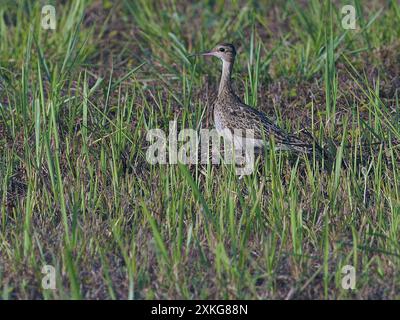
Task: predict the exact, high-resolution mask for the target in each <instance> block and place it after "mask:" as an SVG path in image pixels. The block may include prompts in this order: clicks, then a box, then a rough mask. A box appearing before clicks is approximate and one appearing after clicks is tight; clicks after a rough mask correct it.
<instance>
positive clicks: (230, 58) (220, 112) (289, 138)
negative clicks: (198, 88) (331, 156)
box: [191, 43, 323, 155]
mask: <svg viewBox="0 0 400 320" xmlns="http://www.w3.org/2000/svg"><path fill="white" fill-rule="evenodd" d="M194 55H195V56H213V57H217V58H219V59H220V60H221V61H222V73H221V80H220V83H219V88H218V96H217V99H216V101H215V104H214V123H215V127H216V130H217V132H218V133H219V134H220V135H222V136H224V137H226V138H227V139H230V140H231V141H232V142H233V143H234V147H235V149H239V150H240V149H241V148H243V143H249V142H250V143H251V144H252V145H253V147H254V148H255V149H256V150H262V149H264V147H269V141H270V138H271V136H273V139H274V141H275V146H276V149H278V150H288V151H293V152H295V153H298V154H307V155H311V154H312V152H313V150H314V146H315V149H316V150H317V151H318V153H319V154H323V150H322V148H321V147H320V146H319V145H318V144H317V143H316V142H314V143H310V142H309V141H306V140H305V139H301V138H300V137H298V136H296V135H293V134H289V133H287V132H285V131H284V130H283V129H281V128H280V127H278V126H277V125H276V124H275V123H274V122H272V121H271V120H270V119H269V118H268V117H267V115H266V114H265V113H263V112H261V111H259V110H257V109H255V108H253V107H251V106H249V105H247V104H245V103H243V102H242V100H241V99H240V98H239V97H238V96H237V94H236V93H235V91H234V90H233V87H232V70H233V65H234V63H235V57H236V49H235V47H234V45H233V44H231V43H221V44H218V45H217V46H215V47H214V48H213V49H212V50H211V51H208V52H203V53H196V54H192V55H191V56H194ZM246 130H251V132H252V133H253V137H252V138H250V139H246V138H245V137H243V135H244V132H246ZM235 132H239V135H240V136H237V135H235ZM243 139H244V140H243ZM243 141H245V142H243Z"/></svg>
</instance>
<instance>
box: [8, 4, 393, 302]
mask: <svg viewBox="0 0 400 320" xmlns="http://www.w3.org/2000/svg"><path fill="white" fill-rule="evenodd" d="M52 3H53V4H54V5H55V7H56V14H57V29H56V30H55V31H51V30H44V29H42V28H41V26H40V20H41V17H40V12H41V7H40V4H39V2H37V1H36V2H32V1H25V0H21V1H19V2H17V3H14V2H7V1H6V2H4V1H3V2H2V4H1V5H0V40H1V41H0V212H1V216H0V293H1V298H2V299H81V298H85V299H153V298H167V299H177V298H182V299H194V298H196V299H215V298H217V299H284V298H287V299H305V298H312V299H367V298H373V299H396V298H397V299H398V298H400V296H399V292H400V278H399V266H400V242H399V239H400V187H399V184H400V180H399V175H400V170H399V168H400V166H399V164H400V149H399V142H400V109H399V99H398V92H397V88H399V83H400V81H399V71H400V70H399V67H398V66H399V56H398V52H399V50H398V49H399V47H400V43H399V42H398V38H399V32H400V31H399V28H398V24H399V22H400V15H399V13H400V6H399V4H398V2H397V1H370V2H369V3H368V5H366V4H364V2H362V1H359V0H355V1H354V3H353V4H354V6H355V8H356V11H357V13H358V15H359V18H358V19H357V29H356V30H344V29H343V28H342V27H341V19H342V14H341V6H342V5H343V3H341V2H340V1H334V2H329V1H325V2H323V1H314V0H311V1H309V2H307V3H306V4H304V3H300V2H298V1H286V2H282V1H259V2H257V1H256V2H254V1H232V2H226V3H225V2H223V1H219V0H217V1H203V2H193V3H191V4H187V3H186V2H185V1H175V0H173V1H161V2H160V1H144V0H136V1H131V0H123V1H108V0H103V1H99V0H81V1H52ZM345 4H348V3H347V2H346V3H345ZM221 41H230V42H233V43H235V44H236V48H237V50H238V52H239V55H238V58H237V62H236V65H235V77H234V78H235V79H234V80H235V85H236V87H237V91H238V93H239V95H240V96H241V98H243V100H244V101H245V102H247V103H249V104H252V105H254V106H256V107H257V108H258V109H260V110H262V111H264V112H266V113H267V114H268V115H269V116H270V117H271V118H273V119H275V120H276V122H277V123H278V124H279V125H280V126H282V127H284V128H285V129H287V131H289V132H296V131H299V130H300V129H301V128H302V127H306V128H307V130H309V131H310V132H312V134H313V135H314V136H315V137H316V139H317V140H318V142H319V143H321V144H323V145H324V146H325V147H326V148H328V149H329V150H331V151H332V153H333V154H334V163H333V167H332V168H331V170H329V169H328V168H327V166H326V163H323V162H320V161H317V160H316V159H306V158H304V157H299V158H297V157H296V156H293V155H290V154H288V153H287V152H272V151H267V152H266V154H265V155H264V156H263V157H261V158H259V159H258V160H257V161H258V162H257V166H256V171H255V172H254V173H253V174H251V175H249V176H245V177H244V178H243V179H241V180H239V178H238V176H237V175H235V172H234V168H232V167H231V166H229V165H212V164H208V165H184V164H178V165H158V164H156V165H151V164H149V163H148V162H147V161H146V158H145V154H146V150H147V147H148V146H149V142H148V141H146V133H147V131H148V130H149V129H154V128H160V129H163V130H164V131H165V132H166V133H168V129H169V122H170V121H173V120H177V121H178V131H179V130H180V129H183V128H193V129H196V130H200V128H207V127H210V128H211V127H213V121H212V112H211V109H212V101H213V99H214V98H215V94H216V88H217V81H218V77H219V72H220V65H219V64H218V62H217V61H214V60H210V59H188V58H187V55H188V54H189V53H191V52H197V51H203V50H207V49H210V48H212V47H214V46H215V44H216V43H218V42H221ZM44 265H52V266H54V268H55V270H56V289H55V290H51V289H43V288H42V286H41V281H42V278H43V277H44V274H42V273H41V270H42V267H43V266H44ZM345 265H351V266H353V267H354V268H355V270H356V288H355V289H354V290H345V289H343V288H342V286H341V281H342V278H343V276H344V275H343V274H342V273H341V270H342V267H343V266H345Z"/></svg>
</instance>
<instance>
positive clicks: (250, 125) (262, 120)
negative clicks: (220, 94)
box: [225, 103, 312, 152]
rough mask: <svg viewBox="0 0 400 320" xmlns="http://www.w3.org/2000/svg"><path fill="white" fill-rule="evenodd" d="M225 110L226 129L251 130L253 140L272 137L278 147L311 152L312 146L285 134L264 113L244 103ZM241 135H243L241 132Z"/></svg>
mask: <svg viewBox="0 0 400 320" xmlns="http://www.w3.org/2000/svg"><path fill="white" fill-rule="evenodd" d="M225 110H226V117H227V118H228V119H227V123H229V125H228V127H229V129H231V130H235V129H241V130H253V133H254V138H255V139H261V140H267V141H268V140H269V137H270V136H271V135H273V137H274V139H275V141H276V143H277V144H279V145H285V146H287V147H289V148H290V149H294V150H298V151H300V152H309V150H310V149H311V150H312V144H310V143H309V142H306V141H303V140H301V139H300V138H298V137H296V136H294V135H291V134H288V133H286V132H285V131H284V130H282V129H281V128H279V127H278V126H277V125H275V124H274V123H273V122H272V121H271V120H269V119H268V117H267V116H266V115H265V114H264V113H262V112H260V111H258V110H256V109H254V108H252V107H250V106H248V105H246V104H244V103H240V104H236V105H235V107H229V106H227V107H226V109H225ZM242 134H245V133H244V132H243V133H242Z"/></svg>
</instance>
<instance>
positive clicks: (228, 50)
mask: <svg viewBox="0 0 400 320" xmlns="http://www.w3.org/2000/svg"><path fill="white" fill-rule="evenodd" d="M196 55H201V56H214V57H217V58H220V59H221V60H224V61H226V62H230V63H233V61H234V60H235V56H236V50H235V47H234V46H233V44H230V43H221V44H219V45H217V46H216V47H214V49H212V50H211V51H209V52H203V53H199V54H196Z"/></svg>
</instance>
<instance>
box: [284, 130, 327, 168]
mask: <svg viewBox="0 0 400 320" xmlns="http://www.w3.org/2000/svg"><path fill="white" fill-rule="evenodd" d="M304 134H305V135H306V136H307V139H305V138H299V137H298V136H295V135H288V136H287V137H286V139H285V141H283V142H282V144H285V145H286V146H287V148H288V149H290V150H292V151H295V152H297V153H303V154H307V155H309V156H312V155H313V154H314V152H315V156H316V158H317V159H319V160H322V159H325V160H329V161H331V159H332V158H331V156H330V154H329V152H328V151H327V150H326V149H324V148H323V147H322V146H321V145H320V144H319V143H318V142H317V141H316V140H315V138H314V137H313V136H312V135H311V133H309V132H308V131H304Z"/></svg>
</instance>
